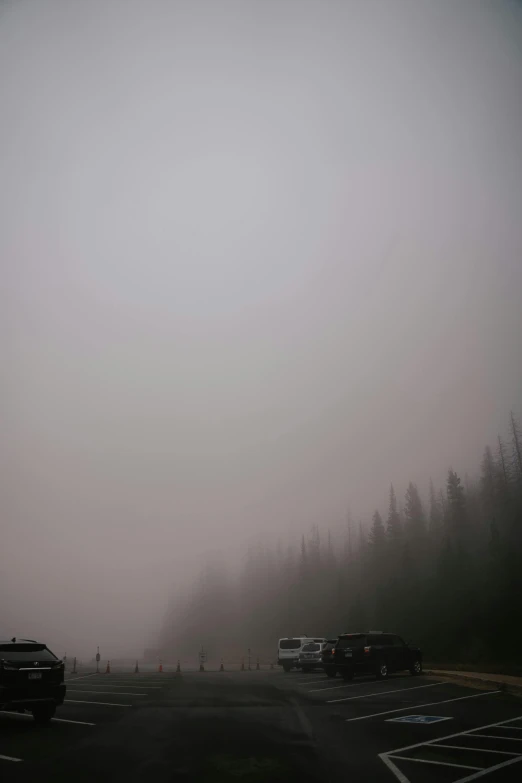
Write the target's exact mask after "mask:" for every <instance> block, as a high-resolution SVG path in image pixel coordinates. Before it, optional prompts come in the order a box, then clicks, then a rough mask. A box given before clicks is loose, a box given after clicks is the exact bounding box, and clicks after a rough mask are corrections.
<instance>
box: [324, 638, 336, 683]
mask: <svg viewBox="0 0 522 783" xmlns="http://www.w3.org/2000/svg"><path fill="white" fill-rule="evenodd" d="M336 644H337V639H327V641H326V644H325V645H324V646H323V649H322V652H321V661H322V665H323V669H324V671H325V672H326V674H327V675H328V677H335V675H336V674H337V669H336V668H335V661H334V649H335V645H336Z"/></svg>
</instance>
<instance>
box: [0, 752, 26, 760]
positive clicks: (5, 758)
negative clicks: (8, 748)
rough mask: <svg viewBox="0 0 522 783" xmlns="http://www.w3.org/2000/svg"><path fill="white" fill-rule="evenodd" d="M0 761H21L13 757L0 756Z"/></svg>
mask: <svg viewBox="0 0 522 783" xmlns="http://www.w3.org/2000/svg"><path fill="white" fill-rule="evenodd" d="M0 759H2V761H23V759H17V758H15V757H14V756H2V755H1V754H0Z"/></svg>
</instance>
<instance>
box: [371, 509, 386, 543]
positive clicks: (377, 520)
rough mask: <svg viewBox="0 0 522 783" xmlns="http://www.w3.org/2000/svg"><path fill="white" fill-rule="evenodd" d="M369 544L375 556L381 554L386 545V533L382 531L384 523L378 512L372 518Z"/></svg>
mask: <svg viewBox="0 0 522 783" xmlns="http://www.w3.org/2000/svg"><path fill="white" fill-rule="evenodd" d="M369 542H370V545H371V546H372V548H373V550H374V551H375V552H376V553H377V554H381V552H382V551H383V549H384V545H385V543H386V533H385V531H384V522H383V521H382V517H381V515H380V514H379V512H378V511H375V513H374V515H373V517H372V527H371V530H370V536H369Z"/></svg>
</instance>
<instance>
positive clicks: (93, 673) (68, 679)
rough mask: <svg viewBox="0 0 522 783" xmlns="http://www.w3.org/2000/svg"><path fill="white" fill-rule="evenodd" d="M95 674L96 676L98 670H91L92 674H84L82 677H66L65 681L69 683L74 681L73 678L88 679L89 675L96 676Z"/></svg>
mask: <svg viewBox="0 0 522 783" xmlns="http://www.w3.org/2000/svg"><path fill="white" fill-rule="evenodd" d="M95 676H96V672H91V674H82V676H81V677H66V678H65V680H64V682H65V683H68V682H72V681H73V680H86V679H87V677H95Z"/></svg>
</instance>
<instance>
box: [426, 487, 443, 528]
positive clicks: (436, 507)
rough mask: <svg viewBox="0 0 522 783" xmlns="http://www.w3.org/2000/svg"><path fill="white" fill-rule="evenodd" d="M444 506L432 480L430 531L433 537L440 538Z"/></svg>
mask: <svg viewBox="0 0 522 783" xmlns="http://www.w3.org/2000/svg"><path fill="white" fill-rule="evenodd" d="M442 513H443V512H442V506H441V502H440V498H438V497H437V494H436V492H435V487H434V486H433V481H432V480H431V479H430V515H429V531H430V534H431V536H433V537H435V538H436V537H438V536H439V534H440V530H441V526H442Z"/></svg>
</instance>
